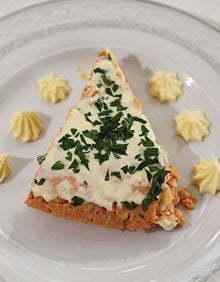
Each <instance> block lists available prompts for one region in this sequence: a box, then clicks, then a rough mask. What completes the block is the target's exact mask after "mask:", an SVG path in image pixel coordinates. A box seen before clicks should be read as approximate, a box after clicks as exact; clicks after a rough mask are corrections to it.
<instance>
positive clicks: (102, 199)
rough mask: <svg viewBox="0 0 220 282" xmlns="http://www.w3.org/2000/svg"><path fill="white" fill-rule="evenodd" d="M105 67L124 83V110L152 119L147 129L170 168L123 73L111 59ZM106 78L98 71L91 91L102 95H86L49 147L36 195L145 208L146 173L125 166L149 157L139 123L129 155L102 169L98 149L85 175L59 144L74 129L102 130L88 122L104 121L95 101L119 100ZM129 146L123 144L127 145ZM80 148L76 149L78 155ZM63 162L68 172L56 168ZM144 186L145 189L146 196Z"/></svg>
mask: <svg viewBox="0 0 220 282" xmlns="http://www.w3.org/2000/svg"><path fill="white" fill-rule="evenodd" d="M96 68H101V69H104V70H105V71H106V77H107V78H108V80H110V81H114V82H115V84H117V85H118V89H117V91H115V95H116V94H121V105H123V107H126V108H127V109H126V110H125V111H124V113H125V115H127V114H128V113H129V114H130V115H132V116H134V117H138V118H141V119H142V120H144V121H146V124H145V126H146V127H147V129H148V130H149V133H148V137H149V138H150V139H151V140H152V141H153V143H154V147H156V148H157V149H158V150H159V157H158V159H159V162H160V164H158V165H160V166H161V167H164V165H165V161H164V157H163V155H162V152H161V150H160V148H159V146H158V145H157V144H156V143H155V136H154V133H153V131H152V129H151V127H150V124H149V121H148V120H147V118H146V117H145V116H144V114H143V113H142V110H141V109H140V108H138V107H137V106H135V104H134V96H133V94H132V92H131V89H130V87H129V86H128V84H127V83H126V81H125V78H124V76H123V75H118V73H120V74H122V72H121V70H120V69H119V68H118V67H115V65H114V64H113V62H112V61H111V60H109V59H105V60H102V61H100V62H97V63H96V64H95V66H94V70H95V69H96ZM101 76H102V74H100V73H98V72H97V73H96V72H93V74H92V79H91V80H90V81H88V83H87V87H90V86H91V87H92V89H93V90H96V91H98V93H99V95H94V96H91V97H84V98H83V99H82V100H81V101H80V102H79V103H78V105H77V107H76V108H75V109H72V110H71V111H70V113H69V117H68V119H67V121H66V123H65V124H64V126H63V127H62V129H61V131H60V132H59V134H58V135H57V137H56V138H55V139H54V141H53V144H52V146H51V148H50V149H49V151H48V153H47V156H46V159H45V160H44V161H43V163H42V164H41V166H40V168H39V170H38V174H37V175H36V179H37V181H39V180H40V179H42V178H44V179H45V182H44V183H43V185H37V184H35V185H33V187H32V191H33V193H34V195H35V196H42V197H43V198H44V199H45V200H46V201H51V200H52V199H55V198H57V196H59V197H61V198H62V199H65V200H68V201H69V202H71V199H72V198H73V196H74V195H76V196H78V197H81V198H83V199H84V200H85V201H86V202H92V203H95V204H98V205H100V206H102V207H105V208H107V209H108V210H111V209H112V203H113V202H117V204H118V206H121V202H123V201H128V202H131V201H133V202H135V203H136V204H141V202H142V200H143V198H144V197H145V196H146V191H147V190H148V189H149V186H150V185H149V181H148V177H147V174H146V172H145V170H144V169H142V170H139V171H136V172H135V173H134V174H129V173H123V172H122V170H121V168H122V167H124V166H126V165H129V166H132V165H133V166H138V164H139V162H138V160H137V159H136V158H135V157H136V156H137V155H138V154H143V152H144V149H145V147H144V146H143V145H142V144H139V143H140V138H141V137H140V135H141V134H142V129H141V126H142V123H141V122H134V123H133V126H132V130H133V131H134V135H133V137H131V138H130V139H128V140H126V141H125V142H124V143H126V144H128V145H127V151H126V153H127V154H126V155H120V158H115V156H114V155H113V154H111V155H110V157H109V159H108V160H106V161H104V162H102V163H101V165H100V163H99V160H98V159H96V158H95V157H94V150H91V151H89V152H88V153H87V154H86V157H87V159H88V165H89V170H88V168H86V167H85V166H84V165H80V172H79V173H74V174H73V170H72V169H70V168H69V166H70V164H71V162H70V161H69V160H67V159H66V157H67V151H64V150H63V149H62V148H61V147H60V146H59V142H58V141H59V140H60V139H61V138H62V137H63V136H64V135H65V134H71V133H70V132H71V129H72V128H74V129H77V131H78V132H83V131H85V130H93V129H96V130H99V125H97V126H94V125H93V124H92V123H90V122H88V121H87V120H86V118H85V114H87V113H91V115H90V119H91V120H92V121H95V120H98V119H99V116H98V113H99V110H98V108H97V107H96V105H95V103H96V102H97V100H98V99H99V98H102V97H103V98H105V99H106V100H105V101H106V103H108V104H110V103H111V102H112V101H114V100H115V96H114V97H112V96H108V95H106V93H105V91H106V86H101V87H100V86H99V87H97V84H98V83H99V81H100V79H101ZM111 110H112V111H113V112H112V115H113V116H114V115H115V114H117V112H118V111H117V107H111ZM86 141H87V142H90V143H92V142H93V140H89V139H88V138H87V139H86ZM122 143H123V142H122ZM74 150H75V149H73V150H72V151H73V152H74ZM57 161H61V162H62V163H63V164H64V168H63V169H61V170H52V169H51V167H52V166H53V164H54V163H56V162H57ZM115 171H120V172H121V179H119V178H118V177H116V176H114V175H111V176H110V177H109V180H108V181H106V179H105V177H106V174H107V173H108V172H109V174H111V172H115ZM64 176H65V177H64ZM140 187H142V188H143V187H144V188H145V190H144V192H143V191H142V190H143V189H142V190H141V189H138V188H140Z"/></svg>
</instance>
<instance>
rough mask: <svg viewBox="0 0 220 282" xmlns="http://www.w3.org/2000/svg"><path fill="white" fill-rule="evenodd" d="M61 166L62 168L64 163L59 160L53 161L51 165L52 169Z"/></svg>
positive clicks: (58, 168)
mask: <svg viewBox="0 0 220 282" xmlns="http://www.w3.org/2000/svg"><path fill="white" fill-rule="evenodd" d="M63 168H64V164H63V163H62V162H61V161H57V162H55V163H54V164H53V165H52V167H51V169H52V170H61V169H63Z"/></svg>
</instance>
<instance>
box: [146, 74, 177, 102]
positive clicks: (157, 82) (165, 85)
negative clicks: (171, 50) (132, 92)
mask: <svg viewBox="0 0 220 282" xmlns="http://www.w3.org/2000/svg"><path fill="white" fill-rule="evenodd" d="M148 86H149V91H150V94H151V95H152V96H154V97H155V98H157V99H158V100H159V101H160V102H165V101H170V102H174V101H176V99H177V97H178V96H180V95H182V82H181V81H180V80H179V79H178V78H177V74H176V73H175V72H169V71H163V70H159V71H158V72H156V73H155V74H154V75H153V76H152V77H151V79H150V80H149V82H148Z"/></svg>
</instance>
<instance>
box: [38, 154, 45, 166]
mask: <svg viewBox="0 0 220 282" xmlns="http://www.w3.org/2000/svg"><path fill="white" fill-rule="evenodd" d="M45 159H46V155H40V156H38V157H37V161H38V163H39V165H41V164H42V163H43V161H44V160H45Z"/></svg>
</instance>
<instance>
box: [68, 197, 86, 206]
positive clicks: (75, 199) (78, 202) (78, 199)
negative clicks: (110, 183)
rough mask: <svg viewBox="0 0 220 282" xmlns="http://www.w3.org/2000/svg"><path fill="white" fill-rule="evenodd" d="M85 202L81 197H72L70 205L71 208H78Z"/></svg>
mask: <svg viewBox="0 0 220 282" xmlns="http://www.w3.org/2000/svg"><path fill="white" fill-rule="evenodd" d="M84 202H85V200H84V199H83V198H81V197H78V196H74V197H73V198H72V199H71V204H72V205H73V206H80V205H82V204H83V203H84Z"/></svg>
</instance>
